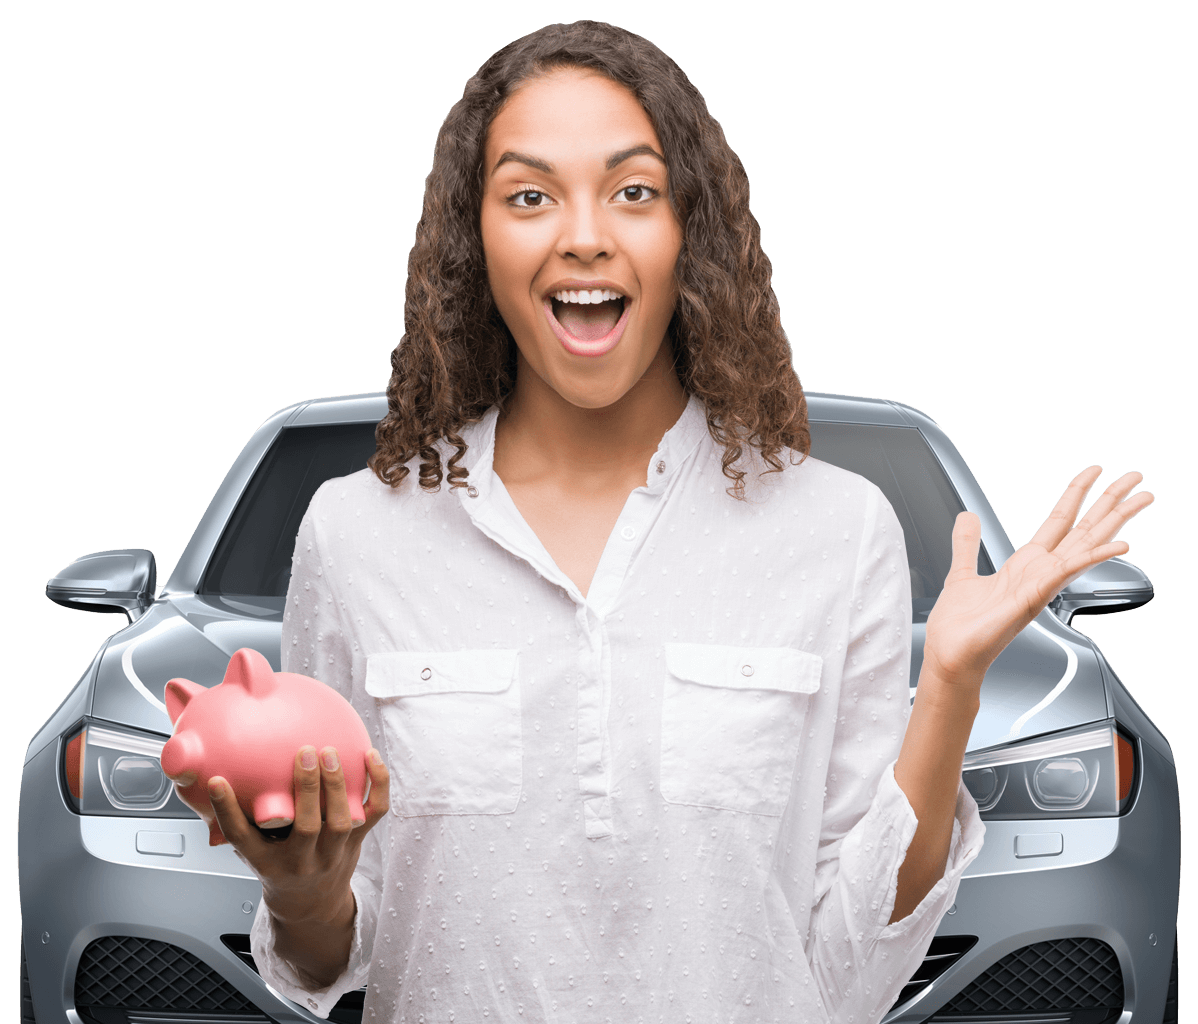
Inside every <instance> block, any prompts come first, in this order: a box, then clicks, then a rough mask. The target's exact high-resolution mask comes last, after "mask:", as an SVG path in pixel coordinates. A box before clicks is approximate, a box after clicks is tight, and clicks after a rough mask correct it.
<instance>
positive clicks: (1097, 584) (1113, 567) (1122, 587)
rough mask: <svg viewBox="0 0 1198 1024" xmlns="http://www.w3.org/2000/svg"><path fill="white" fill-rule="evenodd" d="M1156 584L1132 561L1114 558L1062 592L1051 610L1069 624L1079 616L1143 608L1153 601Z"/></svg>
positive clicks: (1084, 575)
mask: <svg viewBox="0 0 1198 1024" xmlns="http://www.w3.org/2000/svg"><path fill="white" fill-rule="evenodd" d="M1152 595H1153V590H1152V583H1151V582H1150V581H1149V579H1148V577H1147V576H1145V575H1144V574H1143V573H1142V572H1141V571H1140V570H1139V569H1137V568H1136V567H1135V566H1134V565H1132V564H1131V562H1125V561H1123V559H1122V558H1111V559H1108V560H1107V561H1105V562H1102V563H1100V564H1099V565H1096V566H1094V568H1093V569H1091V570H1090V571H1089V572H1086V573H1084V574H1083V575H1081V576H1079V577H1078V578H1077V579H1075V580H1074V581H1073V582H1072V583H1070V584H1069V586H1067V587H1066V588H1065V589H1064V590H1062V591H1061V592H1060V593H1059V594H1058V595H1057V596H1056V597H1055V598H1053V600H1052V603H1051V604H1049V606H1048V607H1049V609H1050V610H1051V611H1052V613H1053V614H1054V615H1055V616H1056V617H1057V618H1058V619H1060V620H1061V621H1062V622H1063V623H1065V625H1069V623H1070V622H1071V621H1072V620H1073V616H1075V615H1106V614H1107V613H1109V612H1121V611H1126V610H1127V609H1128V608H1139V607H1140V605H1142V604H1147V603H1148V602H1149V601H1151V600H1152Z"/></svg>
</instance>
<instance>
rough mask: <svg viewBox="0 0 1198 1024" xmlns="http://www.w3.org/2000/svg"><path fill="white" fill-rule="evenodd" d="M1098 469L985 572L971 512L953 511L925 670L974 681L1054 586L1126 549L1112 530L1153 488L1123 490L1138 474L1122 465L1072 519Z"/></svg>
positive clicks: (1147, 500) (947, 679)
mask: <svg viewBox="0 0 1198 1024" xmlns="http://www.w3.org/2000/svg"><path fill="white" fill-rule="evenodd" d="M1101 472H1102V470H1101V468H1100V467H1098V466H1091V467H1090V468H1089V469H1086V470H1083V471H1082V472H1081V473H1079V474H1078V475H1077V476H1076V477H1075V478H1074V480H1073V482H1072V483H1070V484H1069V486H1068V487H1067V488H1066V489H1065V493H1064V494H1063V495H1062V496H1061V499H1060V501H1058V502H1057V504H1056V507H1055V508H1054V509H1053V510H1052V512H1051V513H1049V516H1048V518H1047V519H1046V520H1045V521H1044V524H1043V525H1042V526H1041V527H1040V529H1039V530H1037V531H1036V535H1035V536H1034V537H1033V538H1032V539H1031V540H1030V541H1029V542H1028V543H1027V544H1025V545H1023V547H1021V548H1020V549H1019V550H1018V551H1016V552H1015V554H1013V555H1012V556H1011V557H1010V558H1008V559H1007V561H1006V562H1005V563H1004V564H1003V566H1002V568H1000V569H999V570H998V572H996V573H995V574H994V575H993V576H979V575H978V574H977V568H976V567H977V556H978V545H979V543H980V542H981V523H980V521H979V520H978V517H977V516H976V515H974V514H973V513H972V512H962V513H961V514H960V515H959V516H957V521H956V524H955V525H954V527H953V558H952V567H951V568H950V569H949V573H948V576H947V577H946V578H945V581H944V589H943V590H942V591H941V593H940V597H939V598H938V599H937V601H936V604H935V606H934V607H933V608H932V611H931V614H930V615H929V616H928V624H927V638H926V641H925V644H924V669H925V672H927V671H930V672H932V673H934V674H935V675H936V676H937V677H938V678H939V680H940V681H941V682H942V683H945V684H950V685H953V684H958V685H965V686H980V685H981V679H982V676H983V675H985V672H986V669H987V668H989V667H990V665H991V663H992V662H993V661H994V659H995V658H997V657H998V655H999V653H1000V652H1001V651H1002V649H1003V648H1004V647H1006V646H1007V644H1009V643H1010V642H1011V641H1012V640H1013V639H1014V638H1015V636H1016V634H1017V633H1018V632H1019V631H1020V630H1021V629H1023V627H1024V626H1026V625H1027V624H1028V623H1029V622H1031V621H1032V619H1034V618H1035V617H1036V616H1037V615H1038V614H1039V613H1040V612H1041V611H1043V610H1044V608H1045V606H1046V605H1047V604H1048V602H1049V601H1051V600H1052V599H1053V597H1054V596H1056V594H1057V593H1058V592H1059V591H1060V590H1061V588H1062V587H1064V586H1066V585H1067V584H1069V583H1071V582H1072V581H1073V580H1075V579H1077V578H1078V577H1079V576H1080V575H1081V574H1082V573H1084V572H1085V571H1086V570H1087V569H1089V568H1090V567H1091V566H1094V565H1097V564H1098V563H1099V562H1103V561H1106V559H1108V558H1113V557H1114V556H1116V555H1122V554H1124V553H1126V552H1127V550H1128V545H1127V544H1126V543H1125V542H1123V541H1116V540H1114V537H1115V535H1116V534H1117V533H1118V532H1119V530H1120V529H1121V528H1122V526H1123V524H1124V523H1126V522H1127V521H1128V520H1129V519H1131V518H1132V516H1134V515H1136V513H1138V512H1140V511H1141V510H1142V509H1144V508H1146V507H1147V506H1148V505H1150V504H1151V503H1152V500H1153V496H1152V494H1150V493H1149V492H1147V491H1140V492H1137V493H1136V494H1131V491H1132V488H1134V487H1135V486H1136V485H1137V484H1138V483H1139V482H1140V481H1141V480H1142V479H1143V477H1142V476H1141V475H1140V474H1139V473H1125V474H1124V475H1123V476H1121V477H1120V478H1119V479H1118V480H1116V481H1115V482H1114V483H1113V484H1111V485H1110V487H1108V488H1107V489H1106V491H1104V492H1103V494H1102V495H1101V496H1100V497H1099V498H1098V500H1097V501H1095V502H1094V504H1093V505H1091V506H1090V508H1089V510H1088V511H1087V512H1086V514H1085V515H1084V516H1083V517H1082V518H1081V519H1080V520H1078V521H1077V523H1076V525H1075V523H1074V520H1075V519H1076V518H1077V514H1078V511H1079V510H1080V509H1081V507H1082V502H1083V501H1084V500H1085V497H1086V494H1087V492H1088V491H1089V490H1090V487H1091V486H1092V485H1093V484H1094V481H1095V480H1097V479H1098V476H1099V474H1100V473H1101ZM1129 494H1131V496H1130V497H1128V495H1129Z"/></svg>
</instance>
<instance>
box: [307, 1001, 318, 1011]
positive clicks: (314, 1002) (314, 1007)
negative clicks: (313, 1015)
mask: <svg viewBox="0 0 1198 1024" xmlns="http://www.w3.org/2000/svg"><path fill="white" fill-rule="evenodd" d="M308 1005H309V1006H310V1007H312V1009H313V1010H315V1009H316V1006H317V1003H316V1000H315V999H309V1000H308Z"/></svg>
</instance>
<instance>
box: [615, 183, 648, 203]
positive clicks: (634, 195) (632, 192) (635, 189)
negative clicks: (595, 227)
mask: <svg viewBox="0 0 1198 1024" xmlns="http://www.w3.org/2000/svg"><path fill="white" fill-rule="evenodd" d="M616 195H617V196H619V198H620V199H621V200H622V201H623V202H625V203H647V202H648V201H649V200H650V199H652V198H654V197H655V196H656V195H657V190H656V189H652V188H650V187H649V186H648V185H628V186H626V187H625V188H622V189H620V191H619V192H617V193H616Z"/></svg>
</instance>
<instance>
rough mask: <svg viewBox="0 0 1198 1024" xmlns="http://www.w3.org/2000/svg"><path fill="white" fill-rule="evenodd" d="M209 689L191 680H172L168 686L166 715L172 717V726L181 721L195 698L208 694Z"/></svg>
mask: <svg viewBox="0 0 1198 1024" xmlns="http://www.w3.org/2000/svg"><path fill="white" fill-rule="evenodd" d="M207 692H208V688H207V687H206V686H201V685H200V684H199V683H193V682H192V681H191V680H190V679H172V680H170V682H168V683H167V684H166V713H167V714H168V715H170V719H171V725H174V724H175V723H176V722H177V721H179V716H180V715H181V714H183V709H184V708H185V707H187V705H188V704H190V703H191V701H192V698H193V697H198V696H199V695H200V694H201V693H207Z"/></svg>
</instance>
